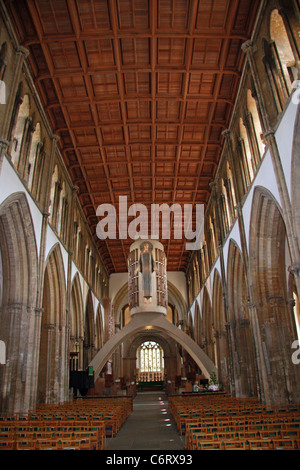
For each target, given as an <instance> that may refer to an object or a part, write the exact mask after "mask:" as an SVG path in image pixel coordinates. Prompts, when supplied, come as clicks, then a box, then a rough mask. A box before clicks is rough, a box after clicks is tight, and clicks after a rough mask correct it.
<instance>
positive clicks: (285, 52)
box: [270, 10, 297, 92]
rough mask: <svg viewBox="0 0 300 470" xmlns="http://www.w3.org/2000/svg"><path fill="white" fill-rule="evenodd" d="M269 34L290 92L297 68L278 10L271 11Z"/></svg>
mask: <svg viewBox="0 0 300 470" xmlns="http://www.w3.org/2000/svg"><path fill="white" fill-rule="evenodd" d="M270 34H271V39H272V40H273V41H274V42H275V44H276V49H277V53H278V57H279V60H280V65H281V67H282V72H283V76H284V78H285V81H286V86H287V88H288V90H289V92H291V88H292V87H291V85H292V83H293V81H294V80H295V79H296V78H297V69H296V66H295V57H294V54H293V51H292V48H291V45H290V41H289V38H288V35H287V32H286V29H285V26H284V22H283V19H282V17H281V16H280V14H279V12H278V10H273V11H272V13H271V21H270Z"/></svg>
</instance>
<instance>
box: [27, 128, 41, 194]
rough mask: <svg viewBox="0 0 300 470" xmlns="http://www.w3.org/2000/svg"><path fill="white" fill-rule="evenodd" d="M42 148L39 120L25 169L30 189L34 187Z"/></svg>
mask: <svg viewBox="0 0 300 470" xmlns="http://www.w3.org/2000/svg"><path fill="white" fill-rule="evenodd" d="M40 148H41V125H40V123H39V122H38V123H37V125H36V127H35V130H34V132H33V134H32V140H31V145H30V151H29V158H28V165H27V168H26V169H25V175H24V177H25V181H27V184H28V188H29V189H30V190H32V189H33V177H34V172H35V169H36V167H37V163H38V158H39V150H40Z"/></svg>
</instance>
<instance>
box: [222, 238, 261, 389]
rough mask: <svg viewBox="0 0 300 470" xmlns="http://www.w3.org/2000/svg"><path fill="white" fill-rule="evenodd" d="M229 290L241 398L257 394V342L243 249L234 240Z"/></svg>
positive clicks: (235, 370) (235, 372)
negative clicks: (251, 315)
mask: <svg viewBox="0 0 300 470" xmlns="http://www.w3.org/2000/svg"><path fill="white" fill-rule="evenodd" d="M227 290H228V324H229V332H230V337H231V347H232V355H233V364H234V367H233V379H234V393H235V395H236V396H238V397H251V396H256V394H257V383H256V373H255V369H256V365H255V343H254V337H253V330H252V325H251V322H250V316H249V309H248V295H247V286H246V273H245V269H244V263H243V259H242V253H241V251H240V248H239V247H238V245H237V244H236V242H235V241H234V240H232V239H231V240H230V242H229V251H228V261H227Z"/></svg>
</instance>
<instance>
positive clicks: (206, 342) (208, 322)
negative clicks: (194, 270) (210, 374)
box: [201, 286, 215, 362]
mask: <svg viewBox="0 0 300 470" xmlns="http://www.w3.org/2000/svg"><path fill="white" fill-rule="evenodd" d="M201 311H202V338H203V339H202V346H203V347H204V351H205V352H206V354H207V355H208V356H209V357H210V358H211V360H212V361H213V362H214V361H215V348H214V346H215V341H214V331H213V311H212V304H211V300H210V297H209V293H208V289H207V287H206V286H204V287H203V297H202V309H201Z"/></svg>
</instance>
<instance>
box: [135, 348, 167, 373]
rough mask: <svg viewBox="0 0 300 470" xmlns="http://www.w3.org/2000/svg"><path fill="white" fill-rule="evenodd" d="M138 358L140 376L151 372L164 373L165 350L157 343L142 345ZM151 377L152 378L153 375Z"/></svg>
mask: <svg viewBox="0 0 300 470" xmlns="http://www.w3.org/2000/svg"><path fill="white" fill-rule="evenodd" d="M137 357H138V368H139V371H140V374H143V373H151V372H153V373H155V372H157V373H160V374H162V373H163V369H164V357H163V349H162V347H161V346H160V345H159V344H158V343H156V342H155V341H145V342H144V343H142V344H141V346H140V347H139V349H138V355H137ZM147 376H148V375H147ZM149 377H150V378H151V375H150V376H149Z"/></svg>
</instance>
